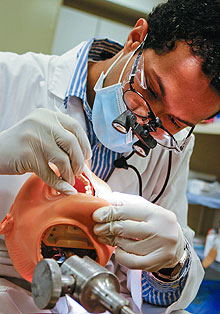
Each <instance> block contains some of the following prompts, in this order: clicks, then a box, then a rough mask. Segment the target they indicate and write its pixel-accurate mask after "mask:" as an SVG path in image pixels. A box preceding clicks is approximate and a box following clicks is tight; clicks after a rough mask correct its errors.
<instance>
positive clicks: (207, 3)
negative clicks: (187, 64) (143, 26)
mask: <svg viewBox="0 0 220 314" xmlns="http://www.w3.org/2000/svg"><path fill="white" fill-rule="evenodd" d="M177 41H185V42H186V43H187V44H188V45H189V46H190V47H191V51H192V53H193V54H194V55H195V56H199V57H200V58H201V60H202V70H203V72H204V74H205V75H206V76H207V77H209V78H210V79H211V84H212V85H213V86H214V87H215V88H216V90H217V91H218V93H219V94H220V0H168V1H167V2H166V3H162V4H159V5H158V6H157V7H155V8H154V9H153V10H152V12H151V13H150V14H149V16H148V37H147V40H146V43H145V47H146V48H153V49H154V50H155V51H156V53H158V54H163V53H166V52H168V51H170V50H172V49H174V48H175V44H176V42H177Z"/></svg>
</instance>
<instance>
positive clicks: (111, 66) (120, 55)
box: [104, 51, 124, 79]
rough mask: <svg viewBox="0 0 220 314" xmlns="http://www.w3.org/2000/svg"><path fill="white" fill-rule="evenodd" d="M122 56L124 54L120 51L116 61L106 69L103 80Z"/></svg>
mask: <svg viewBox="0 0 220 314" xmlns="http://www.w3.org/2000/svg"><path fill="white" fill-rule="evenodd" d="M123 54H124V52H123V51H122V52H121V53H120V54H119V56H118V57H117V58H116V60H115V61H114V62H113V63H112V64H111V65H110V67H109V68H108V70H107V71H106V72H105V74H104V79H105V78H106V76H107V75H108V74H109V72H110V71H111V69H112V68H113V67H114V65H115V64H116V63H117V62H118V60H119V59H120V58H121V57H122V55H123Z"/></svg>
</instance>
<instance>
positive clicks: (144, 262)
mask: <svg viewBox="0 0 220 314" xmlns="http://www.w3.org/2000/svg"><path fill="white" fill-rule="evenodd" d="M111 194H112V195H111ZM111 194H106V195H105V196H104V195H103V198H105V199H106V200H107V201H109V202H111V203H112V206H108V207H102V208H99V209H97V210H96V211H95V212H94V213H93V220H94V221H96V222H97V223H98V224H96V225H95V227H94V233H95V234H96V235H97V236H98V240H99V241H100V242H101V243H105V244H109V245H112V246H116V247H117V248H116V251H115V254H116V259H117V261H118V262H119V263H120V264H122V265H124V266H126V267H128V268H131V269H142V270H146V271H150V272H156V271H158V270H160V269H162V268H172V267H174V266H175V265H176V264H177V263H178V262H179V260H180V258H181V257H182V255H183V253H184V246H185V240H184V236H183V233H182V230H181V228H180V226H179V224H178V223H177V220H176V216H175V214H174V213H172V212H171V211H169V210H166V209H164V208H162V207H160V206H158V205H155V204H152V203H150V202H149V201H147V200H145V199H144V198H142V197H140V196H134V195H128V194H123V193H116V192H114V193H111Z"/></svg>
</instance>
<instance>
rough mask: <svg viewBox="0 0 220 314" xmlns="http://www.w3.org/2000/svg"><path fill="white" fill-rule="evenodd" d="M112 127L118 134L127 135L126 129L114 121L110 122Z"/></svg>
mask: <svg viewBox="0 0 220 314" xmlns="http://www.w3.org/2000/svg"><path fill="white" fill-rule="evenodd" d="M112 126H113V127H114V128H115V129H116V130H117V131H118V132H120V133H123V134H127V133H128V132H127V129H126V127H125V126H124V125H122V124H120V123H118V122H115V120H114V121H113V122H112Z"/></svg>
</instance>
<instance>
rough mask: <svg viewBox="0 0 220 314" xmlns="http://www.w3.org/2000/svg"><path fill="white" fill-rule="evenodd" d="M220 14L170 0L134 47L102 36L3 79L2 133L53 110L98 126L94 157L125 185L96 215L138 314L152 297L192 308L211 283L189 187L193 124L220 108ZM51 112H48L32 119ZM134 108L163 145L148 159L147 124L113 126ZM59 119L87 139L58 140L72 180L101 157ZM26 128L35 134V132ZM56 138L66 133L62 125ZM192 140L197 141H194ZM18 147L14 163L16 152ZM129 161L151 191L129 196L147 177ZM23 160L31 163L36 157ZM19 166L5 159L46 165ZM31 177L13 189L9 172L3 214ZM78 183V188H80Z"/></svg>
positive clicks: (103, 172) (97, 166)
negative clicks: (197, 244) (141, 130)
mask: <svg viewBox="0 0 220 314" xmlns="http://www.w3.org/2000/svg"><path fill="white" fill-rule="evenodd" d="M219 15H220V2H219V0H215V1H211V0H208V1H207V0H206V1H205V0H201V1H196V0H190V1H182V0H169V1H168V2H167V3H165V4H162V5H160V6H158V7H157V8H156V9H155V10H154V11H153V12H152V13H151V14H150V16H149V18H148V20H147V21H146V20H145V19H143V18H141V19H139V20H138V21H137V23H136V25H135V27H134V28H133V29H132V30H131V32H130V34H129V36H128V39H127V41H126V43H125V45H124V47H122V46H121V45H119V44H117V43H114V42H112V41H109V40H95V39H92V40H91V41H89V42H88V43H82V44H80V45H79V46H78V47H76V48H75V49H73V50H71V51H69V52H67V53H66V54H64V55H63V56H61V57H56V56H44V55H36V54H31V53H29V54H26V55H23V56H17V55H15V54H8V53H2V54H1V55H0V60H1V64H2V65H1V74H0V75H1V78H3V79H4V80H3V83H1V85H2V87H1V89H2V91H1V108H0V110H1V117H2V123H1V125H2V130H6V129H8V127H9V126H13V125H14V124H15V123H16V122H18V121H20V120H21V119H22V118H24V119H25V121H26V120H28V121H29V119H30V121H32V120H33V118H32V117H33V116H35V115H36V117H37V118H36V121H38V122H39V121H40V120H41V118H40V117H44V116H45V117H47V115H48V119H46V122H45V123H46V124H47V121H48V124H50V121H49V115H50V114H51V113H49V112H48V110H47V109H49V110H52V111H57V110H60V111H62V112H64V113H66V114H68V115H70V116H71V117H72V118H73V119H75V120H77V121H78V122H79V123H80V124H81V126H82V127H83V129H84V130H85V131H86V133H87V136H88V139H89V142H90V145H91V147H92V152H93V156H92V159H91V169H92V171H93V172H94V173H95V174H96V175H98V176H99V177H100V178H102V179H103V180H107V182H108V184H109V185H110V187H111V188H112V190H113V191H117V192H121V194H120V193H113V195H111V196H109V195H108V196H106V198H111V199H109V200H110V202H111V203H112V206H111V207H108V208H101V209H99V210H97V211H96V212H95V213H94V215H93V219H94V220H95V221H96V222H97V225H96V227H95V229H94V232H95V233H96V234H97V235H98V236H99V240H100V241H101V242H105V243H108V244H111V245H114V246H115V245H116V246H117V248H116V251H115V255H114V256H113V257H112V261H114V265H113V264H112V265H111V268H110V269H111V270H113V271H115V272H116V273H117V274H119V276H120V278H121V284H122V287H123V291H122V292H125V293H128V291H129V293H131V296H132V298H133V301H134V308H135V310H136V311H137V312H138V311H140V308H141V306H142V301H143V300H144V302H145V306H146V304H152V305H154V306H157V305H159V306H162V307H167V309H166V310H164V312H165V311H166V313H170V312H172V311H174V310H179V309H184V308H185V307H187V305H188V304H189V303H190V302H191V301H192V300H193V298H194V297H195V295H196V293H197V291H198V288H199V285H200V282H201V280H202V275H203V271H202V268H201V266H200V262H199V260H198V258H197V256H196V255H195V253H194V251H193V246H192V236H193V232H192V231H191V230H190V229H189V228H188V227H187V200H186V195H185V191H186V184H187V174H188V164H189V158H190V155H191V152H192V148H193V139H191V140H190V138H191V136H190V134H191V132H192V129H193V127H194V125H195V124H197V123H198V122H199V121H201V120H203V119H207V118H209V117H210V116H213V115H215V114H216V113H217V112H218V111H219V110H220V83H219V82H220V65H219V60H220V59H219V57H220V56H219V54H220V44H219V37H220V36H219V33H220V29H219V18H220V16H219ZM21 75H22V76H21ZM14 104H16V111H15V108H14ZM39 107H41V108H46V109H40V110H39V111H38V112H37V113H32V114H31V117H30V118H29V117H26V116H27V115H28V114H29V113H31V112H32V111H33V110H34V109H35V108H39ZM127 109H129V110H130V111H129V112H131V113H132V117H136V123H139V124H138V125H137V124H135V126H138V127H141V126H143V125H145V126H146V127H145V129H146V130H148V131H150V134H151V135H152V136H153V138H155V139H156V141H157V146H156V147H155V148H154V149H152V150H150V152H149V154H148V156H147V157H146V158H142V157H140V156H138V155H137V154H135V155H130V152H131V151H132V145H133V144H134V143H135V142H136V141H137V138H136V137H134V136H133V134H135V135H136V136H137V137H138V139H139V140H141V143H142V144H143V138H142V137H141V135H140V134H138V133H137V132H136V129H135V128H133V129H132V131H131V130H130V129H128V130H127V131H128V133H127V134H120V133H119V132H117V131H116V130H114V129H113V127H112V126H111V123H112V121H113V120H114V119H116V118H118V116H119V115H120V114H122V113H124V112H125V111H126V110H127ZM14 111H15V112H16V114H15V115H13V116H12V112H14ZM56 115H57V113H55V114H54V116H55V117H56ZM25 117H26V118H25ZM43 120H44V119H43ZM53 121H54V122H53V123H54V124H55V125H60V124H61V125H62V126H63V128H64V129H67V130H68V131H70V132H71V133H73V134H74V143H75V142H77V140H79V142H80V143H81V144H80V145H79V147H78V148H77V153H75V151H74V149H71V150H69V149H68V144H67V145H66V144H65V145H63V144H62V143H60V140H58V141H57V140H55V142H56V145H58V146H61V150H62V151H65V153H66V154H67V155H68V156H69V158H70V162H69V163H67V169H68V170H67V171H66V170H65V171H64V170H63V171H62V177H63V179H64V180H67V181H69V182H70V183H71V180H70V177H71V174H72V173H75V172H77V171H78V172H80V171H82V168H83V166H82V163H81V161H82V160H84V159H87V158H89V157H90V152H89V149H88V145H87V143H86V140H85V138H84V133H83V132H82V130H81V129H80V128H79V126H78V124H77V123H76V122H75V121H74V122H73V124H75V125H76V128H77V131H74V130H75V127H74V126H73V129H72V128H71V129H70V127H69V126H67V125H66V124H64V123H62V122H60V121H61V118H58V119H57V118H55V119H53ZM22 125H23V122H20V123H19V122H18V125H15V126H14V127H13V130H14V131H11V130H12V129H11V130H10V132H12V133H11V134H14V132H16V133H18V131H19V135H18V134H17V136H18V137H23V134H20V132H21V131H20V130H22ZM28 125H29V124H28ZM186 127H190V130H189V133H188V131H187V130H183V131H181V130H182V129H185V128H186ZM44 128H45V127H44ZM44 128H43V129H44ZM23 129H24V132H26V129H27V128H26V127H24V128H23ZM46 130H47V131H46V132H45V133H43V134H48V130H50V129H48V127H47V125H46ZM7 132H8V131H6V133H7ZM6 133H5V136H6ZM49 133H50V131H49ZM36 134H38V133H37V132H36ZM51 134H52V135H53V136H52V137H54V138H56V139H57V138H59V139H61V138H62V135H59V136H58V135H57V134H58V133H56V132H52V133H51ZM39 136H40V139H41V140H40V142H39V143H42V140H44V139H45V138H46V137H45V136H41V133H40V134H39ZM37 137H38V135H37ZM71 137H72V136H71ZM184 138H187V139H186V140H185V141H183V140H184ZM3 139H4V137H3ZM6 139H7V141H8V143H9V139H8V138H7V137H6ZM29 142H30V145H31V146H32V142H33V141H26V142H25V143H26V144H25V145H26V146H27V147H28V146H29V144H28V143H29ZM34 142H35V143H37V142H38V141H37V140H36V139H35V140H34ZM35 147H36V148H35V149H34V150H35V151H43V152H44V151H45V149H44V147H49V148H50V145H49V140H48V142H47V140H45V145H41V144H40V145H38V146H35ZM85 147H86V148H85ZM167 148H168V149H167ZM168 150H170V151H176V152H181V151H182V153H179V154H175V153H172V160H171V158H170V157H169V156H170V153H169V151H168ZM46 151H47V152H48V151H49V152H51V150H50V149H46ZM70 151H71V153H69V152H70ZM141 151H142V150H141ZM78 152H79V155H78ZM11 154H13V158H14V156H15V153H14V152H13V150H12V151H11ZM55 154H57V153H55ZM8 156H9V155H8ZM19 156H20V155H19ZM36 156H37V155H36ZM43 156H44V157H45V156H46V158H45V160H46V163H47V161H48V162H53V159H52V157H51V155H49V156H48V154H47V153H46V154H43ZM77 156H80V157H79V158H78V157H77ZM121 156H124V157H125V158H127V159H128V157H130V159H129V165H131V166H132V167H133V168H134V167H135V168H136V169H137V170H138V172H139V175H140V177H141V181H142V182H141V183H142V189H141V190H142V195H143V198H140V197H138V196H131V195H126V194H123V193H127V194H138V179H137V177H136V175H135V174H134V172H133V169H132V168H131V169H130V167H128V166H127V165H125V168H126V167H128V168H129V169H128V170H127V171H126V170H124V169H114V161H115V160H117V159H119V158H120V157H121ZM10 158H11V157H9V161H10ZM19 158H20V160H21V164H22V165H24V164H25V163H24V161H23V160H25V158H24V157H22V156H21V157H19ZM36 158H37V157H35V159H36ZM73 158H74V162H72V159H73ZM13 160H14V159H13ZM54 160H55V161H56V160H58V159H57V158H54ZM125 160H126V159H125ZM170 160H171V162H170ZM55 163H56V162H55ZM35 164H36V163H35ZM168 164H169V167H168ZM8 165H9V166H8ZM8 165H5V164H4V168H6V170H4V171H3V172H2V173H10V174H17V173H19V172H20V173H24V172H26V171H36V170H35V169H36V166H35V165H34V166H33V162H32V160H31V157H30V162H29V163H28V166H27V167H26V166H23V167H21V170H19V169H20V168H18V167H17V166H15V168H13V166H11V163H10V162H9V163H8ZM15 165H16V163H15ZM170 165H171V170H170ZM58 166H60V167H59V168H62V165H59V164H58ZM7 167H8V168H7ZM12 168H13V169H12ZM38 168H39V167H38ZM167 168H169V169H168V170H167ZM0 169H2V167H0ZM8 169H9V170H8ZM38 172H39V171H38ZM25 178H26V177H24V178H22V179H20V177H16V178H14V177H13V181H14V182H13V184H14V187H13V189H14V193H13V192H12V188H11V187H12V185H11V177H5V176H2V178H1V195H2V201H1V203H2V204H3V205H2V214H3V215H2V218H3V217H4V215H5V212H7V211H8V209H9V206H10V204H11V202H12V201H13V199H14V197H15V194H16V192H17V191H18V189H19V188H20V186H21V184H22V182H24V180H25ZM167 179H169V180H168V182H166V185H165V184H164V182H165V181H167ZM7 182H8V183H7ZM9 182H10V185H9ZM6 183H7V185H6ZM7 186H10V189H8V188H7ZM164 186H165V190H164V188H163V187H164ZM56 188H58V189H59V187H57V186H56ZM61 190H62V189H61ZM66 190H67V192H69V193H71V192H74V191H71V188H70V187H69V186H68V188H67V189H66ZM155 202H156V203H157V205H156V204H153V203H155ZM2 254H3V253H2ZM119 265H120V266H119ZM5 268H6V267H5ZM118 269H120V271H118ZM139 270H143V271H142V272H141V271H139ZM2 275H4V274H2ZM141 281H142V282H141ZM158 311H161V308H160V309H159V310H158Z"/></svg>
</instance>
